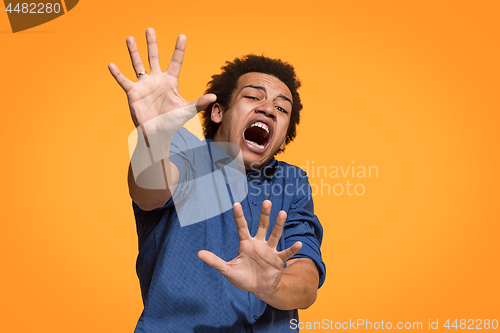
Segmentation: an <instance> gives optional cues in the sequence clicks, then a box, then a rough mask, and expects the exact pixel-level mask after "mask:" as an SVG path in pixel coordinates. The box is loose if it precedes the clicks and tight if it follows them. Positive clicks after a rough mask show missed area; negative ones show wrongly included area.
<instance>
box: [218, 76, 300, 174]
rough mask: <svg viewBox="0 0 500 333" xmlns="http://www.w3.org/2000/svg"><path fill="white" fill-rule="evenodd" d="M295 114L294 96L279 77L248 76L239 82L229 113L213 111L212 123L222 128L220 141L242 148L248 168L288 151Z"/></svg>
mask: <svg viewBox="0 0 500 333" xmlns="http://www.w3.org/2000/svg"><path fill="white" fill-rule="evenodd" d="M291 112H292V93H291V92H290V89H288V87H287V86H286V85H285V84H284V83H283V82H282V81H280V80H279V79H278V78H276V77H274V76H272V75H268V74H263V73H256V72H251V73H246V74H244V75H242V76H241V77H240V78H239V79H238V85H237V87H236V89H235V90H234V91H233V95H232V97H231V102H230V103H229V109H228V110H222V109H221V106H220V105H219V104H217V103H216V104H215V105H214V106H213V108H212V114H211V117H212V121H213V122H215V123H220V124H221V126H220V127H219V129H218V130H217V133H216V134H215V137H214V140H215V141H218V142H232V143H235V144H237V145H238V147H239V148H240V150H241V153H242V155H243V161H244V162H245V168H246V169H247V170H257V169H259V168H261V167H263V166H265V165H267V164H268V163H269V162H270V161H271V160H272V158H273V156H274V154H276V152H277V151H278V150H279V149H284V148H285V140H286V133H287V130H288V125H289V124H290V115H291Z"/></svg>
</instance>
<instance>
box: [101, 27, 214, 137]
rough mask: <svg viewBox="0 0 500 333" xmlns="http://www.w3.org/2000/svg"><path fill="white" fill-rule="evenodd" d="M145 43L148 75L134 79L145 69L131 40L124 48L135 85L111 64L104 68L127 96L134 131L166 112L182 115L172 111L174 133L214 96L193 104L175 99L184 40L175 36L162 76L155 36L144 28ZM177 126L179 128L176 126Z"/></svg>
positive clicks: (182, 37) (203, 98)
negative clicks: (130, 63)
mask: <svg viewBox="0 0 500 333" xmlns="http://www.w3.org/2000/svg"><path fill="white" fill-rule="evenodd" d="M146 40H147V43H148V61H149V67H150V70H151V73H150V74H149V75H148V74H145V75H138V74H139V73H143V72H145V71H146V69H145V68H144V65H143V63H142V60H141V57H140V55H139V51H138V50H137V45H136V42H135V39H134V38H133V37H128V38H127V47H128V50H129V53H130V59H131V60H132V66H133V67H134V70H135V73H136V75H137V76H138V78H137V82H132V81H131V80H129V79H128V78H127V77H125V75H123V74H122V73H121V72H120V70H119V69H118V67H117V66H116V65H115V64H113V63H110V64H109V65H108V68H109V71H110V72H111V74H112V75H113V77H114V78H115V79H116V81H117V82H118V84H119V85H120V86H121V87H122V88H123V90H125V92H126V93H127V97H128V102H129V106H130V113H131V116H132V120H133V121H134V124H135V126H136V127H139V126H143V125H144V124H145V123H146V122H148V121H150V120H151V119H155V118H156V117H158V116H161V115H165V114H166V113H167V112H171V111H173V110H182V112H179V111H176V112H175V115H174V114H172V116H174V118H175V120H176V121H175V122H176V123H178V124H176V126H174V127H175V128H174V129H175V130H178V129H179V128H180V127H182V125H183V124H184V123H185V122H186V121H188V120H189V119H190V118H191V117H193V116H194V115H196V112H194V113H193V112H192V111H201V110H203V109H204V108H206V107H207V106H208V105H209V104H210V103H212V102H214V101H215V99H216V96H215V95H213V94H207V95H204V96H202V97H200V98H198V99H197V100H195V101H192V102H187V101H185V100H184V99H183V98H182V97H181V96H180V95H179V90H178V84H179V74H180V71H181V67H182V61H183V58H184V51H185V49H186V36H184V35H179V37H178V38H177V42H176V44H175V50H174V54H173V55H172V59H171V61H170V64H169V66H168V68H167V71H166V72H162V71H161V67H160V59H159V55H158V45H157V42H156V33H155V31H154V30H153V29H151V28H148V29H147V30H146ZM189 106H193V107H195V108H196V109H194V108H193V107H192V108H189ZM187 111H191V112H187ZM169 116H170V115H169ZM169 119H171V118H170V117H169ZM179 124H180V127H179V126H178V125H179ZM148 127H149V129H148V130H149V131H151V130H152V129H153V127H154V128H156V126H148ZM177 127H179V128H177Z"/></svg>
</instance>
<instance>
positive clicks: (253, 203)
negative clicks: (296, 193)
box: [252, 201, 257, 319]
mask: <svg viewBox="0 0 500 333" xmlns="http://www.w3.org/2000/svg"><path fill="white" fill-rule="evenodd" d="M252 205H254V206H257V204H256V203H255V201H252ZM255 317H257V316H255ZM255 319H257V318H255Z"/></svg>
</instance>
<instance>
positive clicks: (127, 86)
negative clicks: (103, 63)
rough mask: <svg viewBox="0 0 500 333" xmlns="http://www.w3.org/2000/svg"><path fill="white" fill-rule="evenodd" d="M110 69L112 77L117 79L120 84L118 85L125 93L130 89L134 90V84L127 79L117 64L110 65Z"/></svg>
mask: <svg viewBox="0 0 500 333" xmlns="http://www.w3.org/2000/svg"><path fill="white" fill-rule="evenodd" d="M108 69H109V71H110V72H111V75H113V77H114V78H115V80H116V82H118V84H119V85H120V86H121V87H122V88H123V90H125V92H128V91H129V90H130V89H132V87H133V86H134V83H133V82H132V81H130V80H129V79H127V78H126V77H125V75H123V74H122V72H120V70H119V69H118V67H116V65H115V64H113V63H110V64H109V65H108Z"/></svg>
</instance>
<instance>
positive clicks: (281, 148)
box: [280, 138, 286, 151]
mask: <svg viewBox="0 0 500 333" xmlns="http://www.w3.org/2000/svg"><path fill="white" fill-rule="evenodd" d="M285 142H286V138H285V140H283V143H282V144H281V146H280V151H282V150H285Z"/></svg>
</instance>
